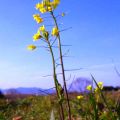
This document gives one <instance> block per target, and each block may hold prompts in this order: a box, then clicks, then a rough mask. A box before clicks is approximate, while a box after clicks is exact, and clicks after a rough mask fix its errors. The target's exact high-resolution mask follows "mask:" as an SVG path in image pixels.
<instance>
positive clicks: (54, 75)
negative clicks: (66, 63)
mask: <svg viewBox="0 0 120 120" xmlns="http://www.w3.org/2000/svg"><path fill="white" fill-rule="evenodd" d="M47 42H48V46H49V49H50V53H51V56H52V63H53V78H54V83H55V88H56V92H57V96H58V97H59V95H58V90H57V84H56V80H57V75H56V68H55V59H54V54H53V50H52V47H51V45H50V42H49V40H47ZM59 105H60V112H61V113H60V119H61V120H64V112H63V106H62V103H59Z"/></svg>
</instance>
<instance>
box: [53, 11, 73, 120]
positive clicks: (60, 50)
mask: <svg viewBox="0 0 120 120" xmlns="http://www.w3.org/2000/svg"><path fill="white" fill-rule="evenodd" d="M51 15H52V18H53V20H54V23H55V26H56V28H57V29H58V30H59V28H58V24H57V20H56V18H55V16H54V14H53V12H51ZM57 37H58V48H59V54H60V63H61V68H62V76H63V82H64V88H65V94H66V99H67V105H68V116H69V120H71V110H70V103H69V96H68V91H67V86H66V80H65V70H64V63H63V56H62V48H61V40H60V34H59V33H58V36H57Z"/></svg>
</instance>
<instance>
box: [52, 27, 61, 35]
mask: <svg viewBox="0 0 120 120" xmlns="http://www.w3.org/2000/svg"><path fill="white" fill-rule="evenodd" d="M58 34H59V31H58V28H57V27H54V28H53V29H52V35H53V36H58Z"/></svg>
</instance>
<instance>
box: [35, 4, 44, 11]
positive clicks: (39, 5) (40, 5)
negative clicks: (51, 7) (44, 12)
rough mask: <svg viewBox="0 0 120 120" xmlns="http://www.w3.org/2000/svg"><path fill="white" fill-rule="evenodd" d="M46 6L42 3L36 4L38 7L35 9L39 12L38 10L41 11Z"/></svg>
mask: <svg viewBox="0 0 120 120" xmlns="http://www.w3.org/2000/svg"><path fill="white" fill-rule="evenodd" d="M43 7H44V6H43V4H42V3H38V4H36V6H35V8H36V9H37V10H38V9H40V8H43Z"/></svg>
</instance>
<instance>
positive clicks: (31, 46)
mask: <svg viewBox="0 0 120 120" xmlns="http://www.w3.org/2000/svg"><path fill="white" fill-rule="evenodd" d="M27 49H28V50H34V49H36V46H35V45H28V46H27Z"/></svg>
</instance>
